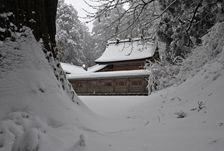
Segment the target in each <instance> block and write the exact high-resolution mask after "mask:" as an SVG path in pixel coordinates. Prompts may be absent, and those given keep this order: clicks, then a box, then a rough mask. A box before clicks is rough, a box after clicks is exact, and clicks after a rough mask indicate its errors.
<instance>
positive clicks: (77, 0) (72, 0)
mask: <svg viewBox="0 0 224 151" xmlns="http://www.w3.org/2000/svg"><path fill="white" fill-rule="evenodd" d="M65 2H66V3H67V4H72V5H73V6H74V8H75V9H76V10H77V11H78V15H79V17H85V16H86V12H85V11H84V10H83V9H85V10H87V11H89V12H92V11H93V10H92V9H91V8H90V7H89V6H88V5H87V4H86V3H85V2H84V1H83V0H65ZM80 20H81V21H83V22H84V21H85V20H83V19H82V18H80ZM87 26H88V27H89V30H90V31H91V30H92V27H93V24H92V23H88V24H87Z"/></svg>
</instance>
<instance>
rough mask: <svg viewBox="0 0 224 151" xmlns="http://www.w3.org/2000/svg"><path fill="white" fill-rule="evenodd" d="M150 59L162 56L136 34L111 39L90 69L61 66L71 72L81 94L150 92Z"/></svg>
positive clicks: (70, 75) (72, 79) (152, 45)
mask: <svg viewBox="0 0 224 151" xmlns="http://www.w3.org/2000/svg"><path fill="white" fill-rule="evenodd" d="M147 59H150V60H151V61H152V62H153V61H154V60H158V59H159V54H158V52H157V51H156V49H155V46H154V43H152V42H148V41H145V40H142V39H138V38H136V39H131V40H129V39H127V40H120V41H109V42H108V45H107V48H106V50H105V52H104V53H103V54H102V56H101V57H99V58H98V59H96V60H95V62H96V65H95V66H93V67H90V68H88V69H87V70H84V69H83V68H81V67H75V66H73V65H68V64H62V68H63V69H64V70H65V71H66V72H67V73H70V74H67V78H68V80H69V81H70V82H71V84H72V86H73V88H74V90H75V91H76V93H77V94H78V95H148V89H147V85H148V82H147V80H148V77H149V72H148V71H147V70H145V69H144V66H145V62H146V60H147ZM74 67H75V68H74ZM79 70H80V71H79ZM77 72H79V73H77Z"/></svg>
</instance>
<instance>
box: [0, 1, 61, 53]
mask: <svg viewBox="0 0 224 151" xmlns="http://www.w3.org/2000/svg"><path fill="white" fill-rule="evenodd" d="M57 3H58V0H0V14H1V15H0V28H2V29H6V30H2V31H0V40H4V39H6V38H8V37H9V38H13V37H12V34H11V33H12V32H23V31H22V29H23V26H27V27H30V28H31V29H32V30H33V34H34V36H35V38H36V40H40V38H42V39H43V43H44V47H45V48H46V49H47V50H48V51H51V52H52V53H53V54H54V56H56V54H55V52H54V47H55V34H56V26H55V19H56V12H57ZM10 13H11V14H12V15H10V16H8V17H5V16H7V14H10ZM4 14H5V15H4Z"/></svg>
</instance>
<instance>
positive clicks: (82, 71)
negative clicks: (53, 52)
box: [61, 62, 107, 74]
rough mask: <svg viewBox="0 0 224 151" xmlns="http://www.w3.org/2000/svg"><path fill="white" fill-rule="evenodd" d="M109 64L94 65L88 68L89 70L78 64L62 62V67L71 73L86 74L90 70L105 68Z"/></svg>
mask: <svg viewBox="0 0 224 151" xmlns="http://www.w3.org/2000/svg"><path fill="white" fill-rule="evenodd" d="M106 66H107V65H98V64H97V65H94V66H92V67H89V68H87V70H85V69H83V67H81V66H76V65H72V64H68V63H62V62H61V67H62V69H63V70H64V71H65V72H67V73H70V74H86V73H89V72H96V71H99V70H101V69H103V68H105V67H106Z"/></svg>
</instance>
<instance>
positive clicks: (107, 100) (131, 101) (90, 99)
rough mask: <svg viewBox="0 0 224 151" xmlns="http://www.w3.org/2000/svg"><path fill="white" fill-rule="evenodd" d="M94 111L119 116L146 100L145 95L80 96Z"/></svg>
mask: <svg viewBox="0 0 224 151" xmlns="http://www.w3.org/2000/svg"><path fill="white" fill-rule="evenodd" d="M80 98H81V100H82V101H83V102H84V103H85V104H86V105H87V106H88V107H89V108H90V109H91V110H93V111H94V112H95V113H97V114H99V115H101V116H104V117H110V118H111V117H115V118H117V117H119V116H122V115H124V114H125V113H126V112H127V110H128V109H130V108H132V107H134V106H136V105H137V104H141V103H143V102H145V101H147V100H148V97H147V96H80Z"/></svg>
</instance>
